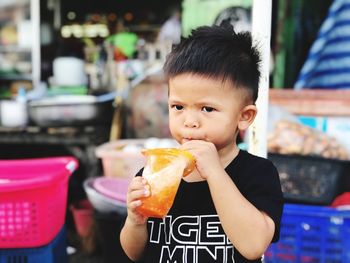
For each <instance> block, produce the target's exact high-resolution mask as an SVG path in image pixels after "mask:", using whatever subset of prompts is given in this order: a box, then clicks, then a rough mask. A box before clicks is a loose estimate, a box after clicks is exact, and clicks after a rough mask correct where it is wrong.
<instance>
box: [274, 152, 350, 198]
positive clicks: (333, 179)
mask: <svg viewBox="0 0 350 263" xmlns="http://www.w3.org/2000/svg"><path fill="white" fill-rule="evenodd" d="M268 158H269V159H270V160H271V161H272V162H273V163H274V164H275V166H276V167H277V170H278V172H279V176H280V180H281V186H282V191H283V194H284V197H285V199H286V201H287V202H290V203H303V204H311V205H315V204H318V205H330V204H331V203H332V201H333V199H334V198H335V197H336V196H337V195H339V194H340V193H341V192H342V191H343V190H345V187H346V184H348V181H347V178H346V176H347V175H350V162H348V161H340V160H333V159H324V158H320V157H310V156H300V155H281V154H269V155H268Z"/></svg>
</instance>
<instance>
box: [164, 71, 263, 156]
mask: <svg viewBox="0 0 350 263" xmlns="http://www.w3.org/2000/svg"><path fill="white" fill-rule="evenodd" d="M245 98H246V95H245V94H244V91H243V90H242V89H237V88H234V87H232V84H231V82H229V81H225V82H222V81H221V80H217V79H213V78H206V77H203V76H200V75H194V74H187V73H186V74H181V75H178V76H175V77H173V78H171V79H170V80H169V101H168V102H169V128H170V132H171V134H172V136H173V137H174V139H176V140H177V141H178V142H179V143H180V144H183V143H184V142H186V141H188V140H193V139H195V140H205V141H209V142H212V143H213V144H214V145H215V146H216V148H217V150H222V149H230V148H232V147H235V146H236V136H237V128H242V127H243V128H245V126H244V125H243V126H242V125H241V124H242V123H241V120H242V112H244V108H245V104H244V101H246V100H245ZM250 106H253V105H250ZM253 107H254V109H255V106H253ZM255 113H256V111H255V112H254V116H253V119H254V117H255ZM249 124H250V123H249ZM248 126H249V125H248Z"/></svg>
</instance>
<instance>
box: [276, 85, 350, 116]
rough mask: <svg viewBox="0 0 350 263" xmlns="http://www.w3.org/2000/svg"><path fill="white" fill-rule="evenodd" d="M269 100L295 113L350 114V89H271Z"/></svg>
mask: <svg viewBox="0 0 350 263" xmlns="http://www.w3.org/2000/svg"><path fill="white" fill-rule="evenodd" d="M269 101H270V104H273V105H277V106H281V107H284V108H285V109H286V110H288V111H289V112H291V113H292V114H295V115H308V116H350V90H289V89H288V90H286V89H284V90H277V89H270V91H269Z"/></svg>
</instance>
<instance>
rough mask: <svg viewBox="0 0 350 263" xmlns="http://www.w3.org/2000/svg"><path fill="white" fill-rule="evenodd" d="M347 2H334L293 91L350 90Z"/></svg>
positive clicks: (342, 0) (347, 0) (349, 27)
mask: <svg viewBox="0 0 350 263" xmlns="http://www.w3.org/2000/svg"><path fill="white" fill-rule="evenodd" d="M349 73H350V0H335V1H334V2H333V4H332V5H331V7H330V10H329V13H328V16H327V18H326V20H325V21H324V22H323V24H322V26H321V29H320V31H319V33H318V36H317V39H316V41H315V42H314V44H313V45H312V47H311V49H310V52H309V55H308V58H307V60H306V62H305V64H304V65H303V67H302V69H301V72H300V74H299V77H298V79H297V81H296V83H295V85H294V88H295V89H346V88H350V74H349Z"/></svg>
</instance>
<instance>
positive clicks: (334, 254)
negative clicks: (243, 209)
mask: <svg viewBox="0 0 350 263" xmlns="http://www.w3.org/2000/svg"><path fill="white" fill-rule="evenodd" d="M265 262H266V263H287V262H288V263H292V262H293V263H298V262H299V263H348V262H350V211H349V210H347V211H346V210H338V209H334V208H330V207H325V206H311V205H297V204H286V205H285V206H284V211H283V216H282V222H281V234H280V240H279V241H278V242H277V243H274V244H272V245H271V246H270V247H269V249H268V250H267V251H266V253H265Z"/></svg>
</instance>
